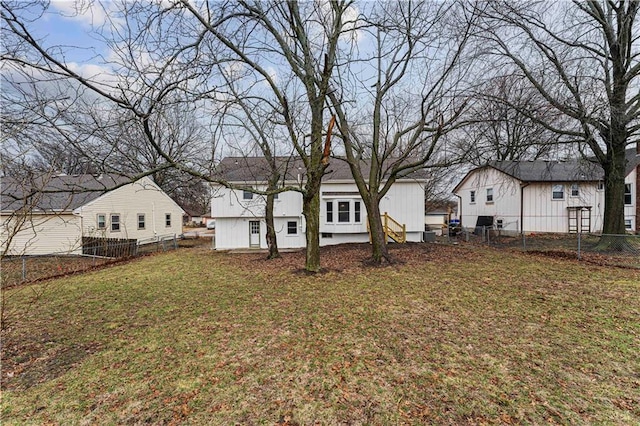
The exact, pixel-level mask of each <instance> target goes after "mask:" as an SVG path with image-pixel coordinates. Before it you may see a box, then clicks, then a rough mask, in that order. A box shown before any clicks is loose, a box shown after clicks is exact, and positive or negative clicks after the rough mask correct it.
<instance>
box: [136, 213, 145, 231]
mask: <svg viewBox="0 0 640 426" xmlns="http://www.w3.org/2000/svg"><path fill="white" fill-rule="evenodd" d="M140 218H142V226H140ZM137 219H138V229H139V230H142V229H146V228H147V218H146V216H145V214H144V213H138V215H137Z"/></svg>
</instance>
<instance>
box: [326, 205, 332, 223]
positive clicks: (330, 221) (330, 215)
mask: <svg viewBox="0 0 640 426" xmlns="http://www.w3.org/2000/svg"><path fill="white" fill-rule="evenodd" d="M327 223H333V201H327Z"/></svg>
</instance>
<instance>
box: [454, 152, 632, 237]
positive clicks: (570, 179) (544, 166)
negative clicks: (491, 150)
mask: <svg viewBox="0 0 640 426" xmlns="http://www.w3.org/2000/svg"><path fill="white" fill-rule="evenodd" d="M626 154H627V167H626V178H625V211H624V214H625V225H626V228H627V230H628V231H636V230H637V229H638V223H639V221H638V217H637V213H636V212H637V209H636V204H637V198H636V194H637V191H638V183H639V182H638V181H637V168H638V164H639V163H640V157H639V156H638V155H637V154H636V151H635V149H629V150H627V153H626ZM603 177H604V173H603V170H602V168H601V167H600V166H599V165H598V164H595V163H593V162H589V161H586V160H571V161H543V160H536V161H492V162H489V163H488V164H487V165H485V166H483V167H479V168H476V169H474V170H471V171H470V172H469V173H467V175H466V176H465V177H464V178H463V179H462V181H460V183H458V185H457V186H456V187H455V188H454V190H453V193H454V194H455V195H456V196H457V197H458V198H459V201H458V205H459V208H458V212H459V216H460V219H461V224H462V226H463V227H465V228H473V227H476V226H484V225H492V226H494V227H495V228H499V229H503V230H505V231H514V232H525V233H529V232H578V231H581V232H601V231H602V226H603V217H604V184H603Z"/></svg>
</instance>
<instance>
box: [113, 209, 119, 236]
mask: <svg viewBox="0 0 640 426" xmlns="http://www.w3.org/2000/svg"><path fill="white" fill-rule="evenodd" d="M119 231H120V214H119V213H112V214H111V232H119Z"/></svg>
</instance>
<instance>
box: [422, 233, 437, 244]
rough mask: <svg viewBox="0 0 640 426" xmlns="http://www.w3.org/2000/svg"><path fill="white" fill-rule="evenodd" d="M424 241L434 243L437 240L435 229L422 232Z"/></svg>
mask: <svg viewBox="0 0 640 426" xmlns="http://www.w3.org/2000/svg"><path fill="white" fill-rule="evenodd" d="M422 241H424V242H425V243H434V242H435V241H436V233H435V231H424V232H423V233H422Z"/></svg>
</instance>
